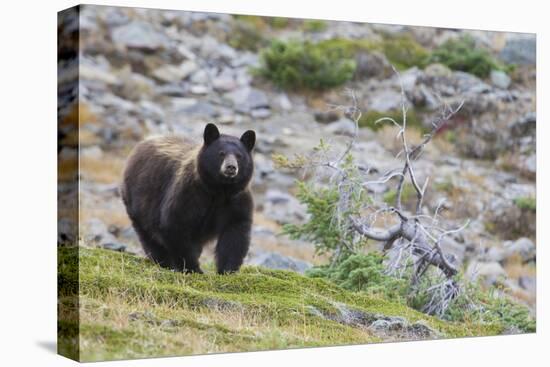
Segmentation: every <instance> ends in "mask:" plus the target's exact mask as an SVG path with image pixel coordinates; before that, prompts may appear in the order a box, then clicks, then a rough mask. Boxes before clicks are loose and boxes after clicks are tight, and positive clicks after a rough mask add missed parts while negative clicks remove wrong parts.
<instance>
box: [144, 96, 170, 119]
mask: <svg viewBox="0 0 550 367" xmlns="http://www.w3.org/2000/svg"><path fill="white" fill-rule="evenodd" d="M139 106H140V107H141V111H142V116H145V117H149V118H152V119H153V120H155V121H158V122H160V121H163V120H164V117H165V113H164V110H163V109H162V108H161V107H160V106H159V105H157V104H156V103H154V102H151V101H148V100H143V101H139Z"/></svg>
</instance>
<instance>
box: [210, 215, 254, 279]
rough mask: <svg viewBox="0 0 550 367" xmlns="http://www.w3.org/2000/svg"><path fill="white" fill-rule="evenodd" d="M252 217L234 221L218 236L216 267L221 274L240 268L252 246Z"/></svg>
mask: <svg viewBox="0 0 550 367" xmlns="http://www.w3.org/2000/svg"><path fill="white" fill-rule="evenodd" d="M251 222H252V221H251V220H250V219H243V220H241V221H238V222H235V221H232V222H231V223H228V225H226V226H225V229H224V230H223V231H222V232H221V233H220V235H219V237H218V243H217V245H216V267H217V269H218V273H219V274H226V273H233V272H235V271H237V270H239V269H240V267H241V265H242V263H243V260H244V258H245V256H246V254H247V253H248V248H249V246H250V229H251V226H252V223H251Z"/></svg>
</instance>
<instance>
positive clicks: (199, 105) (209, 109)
mask: <svg viewBox="0 0 550 367" xmlns="http://www.w3.org/2000/svg"><path fill="white" fill-rule="evenodd" d="M180 111H183V112H185V113H187V114H190V115H195V116H204V117H217V116H219V111H218V109H217V108H216V107H215V106H214V105H212V104H211V103H208V102H203V101H198V102H196V103H194V104H192V105H190V106H188V107H185V108H182V109H181V110H180Z"/></svg>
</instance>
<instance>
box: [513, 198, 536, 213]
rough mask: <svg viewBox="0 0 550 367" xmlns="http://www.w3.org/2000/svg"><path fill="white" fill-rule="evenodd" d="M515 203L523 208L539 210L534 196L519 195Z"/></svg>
mask: <svg viewBox="0 0 550 367" xmlns="http://www.w3.org/2000/svg"><path fill="white" fill-rule="evenodd" d="M514 204H516V206H517V207H518V208H520V209H523V210H531V211H535V210H537V200H536V199H535V198H534V197H519V198H516V199H514Z"/></svg>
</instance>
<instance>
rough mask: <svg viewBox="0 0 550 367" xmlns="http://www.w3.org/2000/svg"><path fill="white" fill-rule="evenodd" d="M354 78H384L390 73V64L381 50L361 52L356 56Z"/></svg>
mask: <svg viewBox="0 0 550 367" xmlns="http://www.w3.org/2000/svg"><path fill="white" fill-rule="evenodd" d="M355 62H356V65H357V66H356V68H355V78H357V79H365V78H372V77H377V78H385V77H387V76H388V75H389V74H390V73H391V65H390V63H389V62H388V59H387V58H386V56H385V55H384V54H383V53H381V52H377V51H375V52H361V53H359V54H358V55H357V56H356V58H355Z"/></svg>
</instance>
